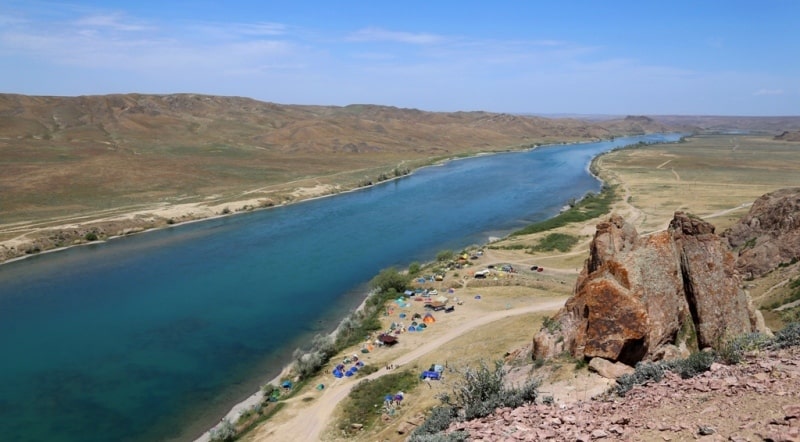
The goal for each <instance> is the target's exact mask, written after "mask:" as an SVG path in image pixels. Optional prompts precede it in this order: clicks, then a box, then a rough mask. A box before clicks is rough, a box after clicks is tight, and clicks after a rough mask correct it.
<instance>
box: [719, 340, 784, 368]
mask: <svg viewBox="0 0 800 442" xmlns="http://www.w3.org/2000/svg"><path fill="white" fill-rule="evenodd" d="M771 341H772V340H771V339H770V338H769V336H766V335H763V334H761V333H745V334H743V335H739V336H736V337H734V338H732V339H729V340H727V341H725V342H723V343H722V345H718V346H717V347H718V348H717V358H718V359H719V361H720V362H722V363H724V364H729V365H730V364H738V363H739V362H741V361H742V357H743V356H744V353H745V352H748V351H752V350H759V349H762V348H765V347H767V346H768V345H769V343H770V342H771Z"/></svg>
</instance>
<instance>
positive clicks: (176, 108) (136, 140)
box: [0, 94, 667, 222]
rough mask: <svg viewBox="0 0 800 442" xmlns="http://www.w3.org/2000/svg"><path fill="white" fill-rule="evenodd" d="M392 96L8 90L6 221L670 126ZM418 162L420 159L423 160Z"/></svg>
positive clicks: (3, 130)
mask: <svg viewBox="0 0 800 442" xmlns="http://www.w3.org/2000/svg"><path fill="white" fill-rule="evenodd" d="M666 129H667V128H666V127H665V126H663V125H661V124H658V123H656V122H654V121H650V120H640V119H633V120H625V119H622V120H617V121H606V122H603V123H588V122H582V121H578V120H574V119H561V120H551V119H545V118H538V117H520V116H514V115H508V114H492V113H486V112H456V113H432V112H423V111H419V110H415V109H398V108H393V107H385V106H371V105H352V106H347V107H333V106H329V107H324V106H292V105H278V104H273V103H265V102H260V101H256V100H252V99H248V98H238V97H218V96H203V95H190V94H176V95H138V94H130V95H107V96H81V97H32V96H22V95H7V94H6V95H0V171H2V173H1V174H0V188H1V189H2V190H3V192H2V195H3V196H2V205H3V218H4V219H3V220H2V221H3V222H9V221H20V220H29V219H32V218H34V219H37V218H38V219H41V218H47V217H51V216H59V215H64V214H66V213H71V214H74V213H85V212H91V211H97V210H107V209H110V208H115V207H121V206H125V205H131V204H140V203H153V202H161V201H166V200H170V199H176V198H179V199H181V200H182V201H185V200H187V199H188V200H201V199H203V198H205V197H208V196H212V195H217V194H220V193H226V192H231V191H235V190H243V189H254V188H258V187H261V186H267V185H275V184H280V183H286V182H289V181H293V180H297V179H303V178H308V177H321V176H325V175H330V174H334V173H341V172H346V171H356V170H362V169H367V170H365V171H363V172H361V173H360V174H358V176H357V178H355V177H343V179H341V180H340V181H342V182H345V183H343V184H348V183H346V181H354V180H355V181H356V183H350V184H357V181H358V180H366V181H369V180H371V179H374V178H377V177H378V175H380V172H379V171H377V170H370V169H372V168H377V167H387V166H388V170H389V171H392V169H393V168H394V167H395V166H397V165H400V164H401V163H402V166H401V167H412V168H413V167H414V166H415V162H418V161H431V160H435V159H438V158H444V157H451V156H456V155H461V154H468V153H475V152H480V151H495V150H507V149H513V148H521V147H529V146H533V145H536V144H539V143H547V142H560V141H576V140H591V139H598V138H608V137H611V136H615V135H622V134H630V133H644V132H654V131H663V130H666ZM417 165H418V164H417Z"/></svg>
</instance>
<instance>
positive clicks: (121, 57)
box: [0, 0, 800, 115]
mask: <svg viewBox="0 0 800 442" xmlns="http://www.w3.org/2000/svg"><path fill="white" fill-rule="evenodd" d="M799 23H800V2H797V1H794V0H785V1H736V0H728V1H713V0H708V1H701V0H698V1H669V2H665V1H659V2H642V1H635V2H634V1H600V0H596V1H569V0H562V1H552V0H547V1H533V0H531V1H524V0H520V1H505V0H498V1H492V2H488V1H482V2H477V1H469V0H462V1H438V2H437V1H433V0H429V1H413V0H404V1H395V2H383V1H379V0H372V1H369V2H362V1H336V2H333V1H305V0H295V1H281V2H274V1H243V0H228V1H225V2H223V1H210V0H194V1H169V0H162V1H158V2H156V1H148V0H138V1H90V0H76V1H71V2H70V1H68V0H67V1H65V2H46V1H45V2H43V1H37V0H25V1H18V0H2V2H0V92H5V93H22V94H31V95H91V94H107V93H127V92H140V93H174V92H195V93H204V94H218V95H237V96H246V97H252V98H256V99H259V100H264V101H271V102H276V103H285V104H321V105H347V104H353V103H372V104H382V105H390V106H398V107H409V108H417V109H423V110H430V111H456V110H465V111H471V110H486V111H493V112H513V113H542V114H556V113H568V114H573V113H574V114H620V115H626V114H651V115H652V114H694V115H697V114H705V115H708V114H714V115H800V25H799Z"/></svg>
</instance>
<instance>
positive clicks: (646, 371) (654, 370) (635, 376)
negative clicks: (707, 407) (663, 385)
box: [614, 351, 715, 396]
mask: <svg viewBox="0 0 800 442" xmlns="http://www.w3.org/2000/svg"><path fill="white" fill-rule="evenodd" d="M714 360H715V355H714V353H712V352H702V351H701V352H697V353H694V354H692V355H691V356H689V357H688V358H686V359H677V360H672V361H660V362H640V363H638V364H636V370H635V371H634V372H633V373H631V374H625V375H622V376H620V377H619V378H618V379H617V385H616V386H615V387H614V391H615V392H616V393H617V394H618V395H619V396H625V394H626V393H627V392H628V391H630V390H631V389H632V388H633V387H634V386H636V385H642V384H644V383H647V382H651V381H652V382H658V381H660V380H661V379H662V378H663V377H664V374H665V373H667V372H669V371H672V372H675V373H678V374H680V375H681V377H682V378H684V379H688V378H691V377H693V376H696V375H697V374H699V373H702V372H705V371H708V369H709V368H711V364H712V363H713V362H714Z"/></svg>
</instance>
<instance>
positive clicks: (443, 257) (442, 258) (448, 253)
mask: <svg viewBox="0 0 800 442" xmlns="http://www.w3.org/2000/svg"><path fill="white" fill-rule="evenodd" d="M453 257H455V253H454V252H453V251H452V250H442V251H440V252H439V253H437V254H436V260H437V261H439V262H447V261H450V260H452V259H453Z"/></svg>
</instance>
